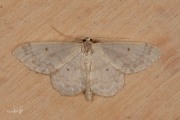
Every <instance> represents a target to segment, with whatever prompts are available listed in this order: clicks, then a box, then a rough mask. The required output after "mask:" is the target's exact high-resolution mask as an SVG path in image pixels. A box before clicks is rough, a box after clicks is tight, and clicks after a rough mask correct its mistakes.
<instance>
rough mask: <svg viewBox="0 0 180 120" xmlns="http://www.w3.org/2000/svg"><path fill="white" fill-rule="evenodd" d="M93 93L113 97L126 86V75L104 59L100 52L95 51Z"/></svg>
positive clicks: (91, 76)
mask: <svg viewBox="0 0 180 120" xmlns="http://www.w3.org/2000/svg"><path fill="white" fill-rule="evenodd" d="M90 80H91V81H90V84H91V90H92V92H93V93H95V94H97V95H100V96H113V95H115V94H116V92H117V91H118V90H120V89H121V88H122V87H123V85H124V74H122V73H121V72H120V71H119V70H118V69H117V68H115V67H114V66H112V65H111V63H110V62H109V61H107V60H106V59H104V58H103V56H101V54H99V51H94V54H93V56H92V66H91V73H90Z"/></svg>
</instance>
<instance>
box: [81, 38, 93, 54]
mask: <svg viewBox="0 0 180 120" xmlns="http://www.w3.org/2000/svg"><path fill="white" fill-rule="evenodd" d="M82 52H83V53H84V54H85V55H89V54H93V49H92V43H91V42H89V41H87V42H84V43H83V46H82Z"/></svg>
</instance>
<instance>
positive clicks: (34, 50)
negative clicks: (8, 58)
mask: <svg viewBox="0 0 180 120" xmlns="http://www.w3.org/2000/svg"><path fill="white" fill-rule="evenodd" d="M82 45H83V44H82V43H61V42H43V43H42V42H39V43H38V42H37V43H27V44H23V45H22V46H19V47H18V48H16V49H15V50H14V52H13V54H14V55H15V56H16V57H17V58H18V59H19V60H20V61H21V62H23V63H24V64H25V65H26V66H28V67H29V68H30V69H31V70H33V71H36V72H38V73H43V74H47V75H50V76H51V79H52V85H53V87H54V88H55V89H56V90H57V91H59V92H60V93H61V94H62V95H75V94H78V93H80V92H83V91H85V90H87V88H88V87H87V83H88V85H89V84H90V90H91V91H90V92H92V93H94V94H97V95H100V96H113V95H115V94H116V92H117V91H118V90H120V89H121V88H122V87H123V85H124V74H132V73H135V72H139V71H141V70H144V69H146V68H147V67H148V66H150V65H151V64H152V63H153V62H154V61H155V60H157V59H158V58H159V57H160V55H161V51H160V50H159V49H158V48H156V47H154V46H152V45H150V44H146V43H136V42H135V43H134V42H106V43H88V45H89V46H85V48H86V50H87V51H88V49H91V50H92V51H93V52H92V55H89V56H88V57H90V59H91V62H90V63H91V66H90V71H87V70H86V69H85V66H84V63H85V59H83V56H84V55H86V54H84V53H83V51H82ZM86 45H87V43H86ZM91 45H92V48H91ZM88 54H89V53H88ZM87 72H88V75H89V78H87ZM87 79H88V80H90V81H89V82H90V83H89V82H88V81H87ZM88 90H89V88H88Z"/></svg>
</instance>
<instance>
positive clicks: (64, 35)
mask: <svg viewBox="0 0 180 120" xmlns="http://www.w3.org/2000/svg"><path fill="white" fill-rule="evenodd" d="M51 27H52V28H53V29H54V30H55V31H56V32H58V33H59V34H60V35H61V36H63V37H66V38H71V39H74V37H71V36H69V35H66V34H63V33H62V32H60V31H59V30H57V29H56V28H55V27H54V26H52V25H51Z"/></svg>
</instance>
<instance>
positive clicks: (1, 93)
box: [0, 0, 180, 120]
mask: <svg viewBox="0 0 180 120" xmlns="http://www.w3.org/2000/svg"><path fill="white" fill-rule="evenodd" d="M52 26H53V27H55V28H56V29H58V30H59V31H60V32H61V33H63V34H66V35H68V36H71V37H74V38H77V37H86V36H89V37H92V38H96V37H101V38H105V39H107V40H109V41H111V40H112V39H115V40H116V41H121V40H122V39H121V38H130V39H123V40H124V41H141V42H147V43H151V44H153V45H156V46H157V47H158V48H160V49H161V50H162V51H163V55H162V56H161V58H160V59H159V60H158V61H156V62H155V63H154V64H153V65H152V66H151V67H149V68H148V69H146V70H144V71H142V72H139V73H136V74H132V75H127V76H126V81H125V86H124V88H123V89H122V90H120V91H119V92H118V93H117V94H116V96H114V97H110V98H104V97H100V96H95V97H94V100H93V102H87V101H86V100H85V98H84V95H83V94H79V95H77V96H73V97H66V96H61V95H60V94H59V93H58V92H56V90H54V89H53V88H52V86H51V80H50V78H49V76H45V75H42V74H37V73H36V72H33V71H31V70H29V69H28V68H27V67H25V66H24V65H23V64H22V63H21V62H20V61H18V60H17V59H16V58H15V57H14V56H13V55H12V50H13V49H14V48H16V46H18V45H21V44H23V43H25V42H33V41H62V40H64V41H70V39H68V38H65V37H63V36H62V35H61V34H59V33H58V32H56V31H55V30H54V29H53V28H52ZM179 47H180V1H179V0H89V1H87V0H1V1H0V119H1V120H180V80H179V79H180V72H179V71H180V64H179V61H180V49H179ZM15 108H17V109H20V108H21V110H23V111H21V113H13V112H10V111H12V110H13V109H15Z"/></svg>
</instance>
